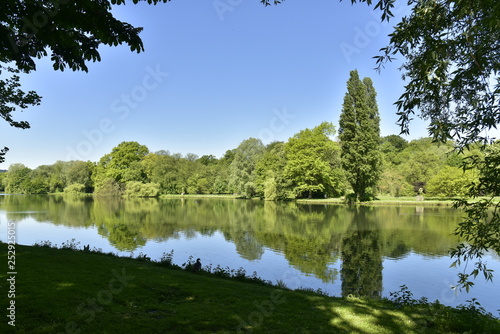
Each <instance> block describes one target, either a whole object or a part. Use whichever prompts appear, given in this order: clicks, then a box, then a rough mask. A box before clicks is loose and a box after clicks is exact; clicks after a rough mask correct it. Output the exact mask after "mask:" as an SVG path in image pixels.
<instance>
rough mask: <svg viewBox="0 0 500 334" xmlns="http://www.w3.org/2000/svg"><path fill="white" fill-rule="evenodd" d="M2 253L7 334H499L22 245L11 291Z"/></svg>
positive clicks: (381, 304)
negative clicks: (12, 310) (11, 314)
mask: <svg viewBox="0 0 500 334" xmlns="http://www.w3.org/2000/svg"><path fill="white" fill-rule="evenodd" d="M0 248H1V252H0V254H1V258H2V259H4V263H5V264H4V265H3V268H4V270H2V272H1V273H0V286H1V288H0V291H1V294H2V296H1V297H0V303H1V309H2V310H3V313H4V314H3V315H2V322H1V324H0V333H72V334H73V333H75V334H76V333H119V334H125V333H148V334H149V333H183V334H184V333H235V332H236V333H287V334H289V333H363V334H368V333H465V332H468V333H500V321H499V320H498V319H494V318H491V317H489V316H487V315H483V314H482V313H481V312H477V311H475V310H474V309H471V308H470V307H469V308H462V309H454V308H449V307H444V306H442V305H440V304H429V303H416V304H413V305H409V306H405V305H402V304H397V303H394V302H391V301H387V300H363V299H357V298H335V297H327V296H324V295H319V294H315V293H312V292H308V291H291V290H287V289H281V288H279V287H276V286H270V285H266V284H262V283H258V282H257V283H254V282H249V281H250V279H246V280H241V279H240V280H238V279H235V278H231V279H229V278H220V277H216V276H215V275H213V274H210V273H207V272H197V273H194V272H192V271H187V270H181V269H179V268H172V267H164V266H160V265H159V264H158V263H154V262H150V261H144V260H142V261H141V260H138V259H130V258H119V257H115V256H111V255H104V254H99V253H94V252H84V251H75V250H69V249H54V248H49V247H35V246H20V245H16V249H15V251H16V259H15V260H16V263H15V265H16V268H15V269H16V272H17V274H16V275H15V287H13V286H12V285H10V284H9V283H10V282H9V281H7V279H8V278H9V277H10V275H8V274H7V272H8V271H9V270H7V269H6V265H7V245H6V244H0ZM12 288H14V289H15V299H13V298H8V294H9V289H10V290H12ZM11 300H14V301H15V331H14V327H12V326H10V325H8V321H11V320H10V319H9V318H8V317H7V316H6V315H8V314H9V312H10V311H9V310H7V307H8V306H9V303H10V301H11Z"/></svg>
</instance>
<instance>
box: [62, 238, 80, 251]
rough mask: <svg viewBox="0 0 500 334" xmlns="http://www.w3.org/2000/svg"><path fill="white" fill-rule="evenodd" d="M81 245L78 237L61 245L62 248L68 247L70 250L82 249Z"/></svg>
mask: <svg viewBox="0 0 500 334" xmlns="http://www.w3.org/2000/svg"><path fill="white" fill-rule="evenodd" d="M79 245H80V242H79V241H76V239H75V238H73V239H71V240H68V241H66V242H63V243H62V245H61V249H68V250H74V251H77V250H80V247H79Z"/></svg>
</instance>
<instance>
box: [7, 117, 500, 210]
mask: <svg viewBox="0 0 500 334" xmlns="http://www.w3.org/2000/svg"><path fill="white" fill-rule="evenodd" d="M333 135H334V126H333V124H332V123H329V122H323V123H321V124H320V125H318V126H316V127H314V128H312V129H304V130H302V131H299V132H298V133H297V134H295V135H294V136H292V137H291V138H289V140H288V141H286V142H273V143H270V144H268V145H263V144H262V142H261V141H260V140H259V139H256V138H249V139H247V140H244V141H243V142H242V143H241V144H240V145H239V146H238V147H237V148H235V149H233V150H228V151H227V152H226V153H225V154H224V155H223V156H222V157H221V158H219V159H218V158H216V157H215V156H213V155H208V156H202V157H201V158H198V159H193V156H195V155H194V154H186V155H184V156H183V155H182V154H179V153H170V152H168V151H158V152H156V153H151V152H149V149H148V148H147V147H146V146H144V145H141V144H139V143H137V142H134V141H130V142H122V143H120V144H119V145H117V146H116V147H114V148H113V149H112V150H111V152H110V153H108V154H105V155H104V156H103V157H102V158H101V159H100V160H99V161H98V162H90V161H67V162H65V161H58V162H55V163H54V164H52V165H42V166H38V167H37V168H35V169H30V168H28V167H26V166H24V165H22V164H12V165H11V166H10V167H9V170H8V171H7V172H4V173H0V190H2V191H5V192H8V193H25V194H35V193H59V192H65V193H71V194H77V193H78V194H81V193H93V194H94V195H100V196H122V195H126V196H139V197H151V196H159V195H162V194H182V193H185V194H235V193H236V194H238V195H239V196H241V197H260V198H263V199H266V200H289V199H295V198H301V197H305V198H307V197H320V198H322V197H325V196H327V197H339V196H343V195H346V194H348V193H349V192H352V191H353V190H352V188H351V187H350V184H349V182H348V180H347V176H346V175H348V173H347V172H346V170H345V169H344V168H343V166H342V163H341V157H340V154H341V152H340V151H341V148H340V146H341V143H340V142H338V141H335V140H334V139H333ZM381 141H382V142H383V143H390V142H393V143H394V142H396V143H399V144H398V145H384V146H383V147H384V149H383V150H381V153H380V154H381V161H382V162H383V163H381V164H380V172H381V174H380V177H379V181H378V182H377V183H376V184H375V185H374V186H373V188H372V191H373V194H374V195H375V196H377V195H390V196H413V195H415V194H416V193H417V192H418V189H419V188H420V187H422V188H423V190H424V192H425V194H426V195H427V196H436V197H457V196H462V195H464V194H465V193H464V191H466V190H468V189H469V183H470V182H473V183H475V184H477V185H481V186H480V187H479V186H478V190H477V192H478V193H480V194H482V195H488V194H497V190H498V189H499V188H496V183H495V182H496V181H495V180H496V179H495V170H496V169H495V167H494V166H495V165H494V163H495V161H496V157H497V154H496V152H497V151H498V149H497V146H498V144H495V145H491V146H488V148H487V149H486V150H485V152H484V154H483V157H482V158H481V159H482V160H481V166H484V167H481V168H480V169H478V168H472V169H471V170H470V171H467V172H466V173H465V174H464V173H463V171H462V169H461V168H459V167H460V165H461V164H462V163H463V161H467V160H469V159H471V158H472V157H475V154H476V152H480V151H479V150H478V149H477V148H472V149H471V150H466V151H464V152H463V153H457V152H455V151H454V144H453V142H451V141H450V142H448V143H446V144H441V145H438V144H436V143H434V142H432V139H431V138H421V139H416V140H412V141H411V142H407V141H406V140H405V139H403V138H401V137H399V136H394V135H390V136H387V137H382V138H381ZM402 147H404V149H402ZM480 180H481V181H480Z"/></svg>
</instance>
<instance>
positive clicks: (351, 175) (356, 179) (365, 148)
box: [339, 70, 381, 201]
mask: <svg viewBox="0 0 500 334" xmlns="http://www.w3.org/2000/svg"><path fill="white" fill-rule="evenodd" d="M376 96H377V93H376V92H375V89H374V87H373V83H372V80H371V79H370V78H364V79H363V81H361V80H360V78H359V75H358V71H357V70H353V71H351V72H350V77H349V80H348V81H347V93H346V95H345V97H344V103H343V105H342V112H341V114H340V121H339V139H340V144H341V160H342V167H343V168H344V170H345V172H346V176H347V180H348V181H349V183H350V184H351V187H352V190H353V191H354V200H356V201H357V200H366V199H368V197H369V195H370V194H368V193H367V190H368V188H370V187H372V188H373V187H374V186H375V185H376V184H377V182H378V180H379V178H380V172H381V166H380V164H381V155H380V151H379V146H380V116H379V112H378V106H377V100H376Z"/></svg>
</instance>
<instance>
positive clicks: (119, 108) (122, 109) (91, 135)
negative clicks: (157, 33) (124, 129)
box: [66, 65, 169, 161]
mask: <svg viewBox="0 0 500 334" xmlns="http://www.w3.org/2000/svg"><path fill="white" fill-rule="evenodd" d="M145 71H146V74H145V75H144V77H143V78H142V81H141V83H140V84H139V85H136V86H134V87H132V89H130V91H129V92H128V93H125V94H121V95H120V97H119V98H116V99H115V100H113V101H112V102H111V108H110V109H111V113H112V114H113V117H104V118H102V119H101V120H100V121H99V123H98V124H97V126H96V127H94V128H92V129H83V130H82V135H83V137H84V139H82V140H80V141H79V142H78V143H77V144H76V145H74V146H69V145H68V146H66V150H67V155H66V160H67V161H69V160H85V157H88V156H89V155H90V154H91V153H92V152H93V150H94V149H95V148H96V147H98V146H99V145H101V144H102V143H103V141H104V138H105V136H106V135H109V134H110V133H112V132H113V131H114V130H115V129H116V125H117V122H119V121H124V120H125V119H126V118H127V117H128V116H129V115H130V112H131V111H132V110H134V109H137V108H138V107H139V105H140V103H141V102H142V101H144V100H145V99H146V98H147V97H148V96H149V94H150V93H151V92H152V91H154V90H155V89H156V88H158V87H159V86H160V84H161V83H162V82H163V81H165V78H167V77H168V76H169V73H168V72H164V71H162V70H161V69H160V66H159V65H156V67H154V68H153V67H151V66H146V68H145Z"/></svg>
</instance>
